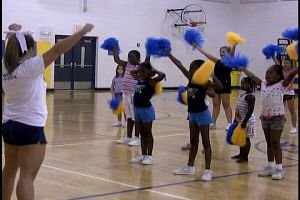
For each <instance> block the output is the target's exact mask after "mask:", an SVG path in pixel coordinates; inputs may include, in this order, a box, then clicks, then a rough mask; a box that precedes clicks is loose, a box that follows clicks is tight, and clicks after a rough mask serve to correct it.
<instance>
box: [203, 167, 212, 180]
mask: <svg viewBox="0 0 300 200" xmlns="http://www.w3.org/2000/svg"><path fill="white" fill-rule="evenodd" d="M212 175H213V172H212V171H211V170H209V169H205V170H204V172H203V175H202V177H201V180H202V181H211V179H212Z"/></svg>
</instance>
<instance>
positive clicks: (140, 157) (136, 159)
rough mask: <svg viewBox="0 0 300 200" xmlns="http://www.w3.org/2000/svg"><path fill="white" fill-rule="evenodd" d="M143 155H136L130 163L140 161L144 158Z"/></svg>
mask: <svg viewBox="0 0 300 200" xmlns="http://www.w3.org/2000/svg"><path fill="white" fill-rule="evenodd" d="M144 158H145V156H144V155H138V156H136V157H134V158H132V159H131V160H130V162H131V163H141V162H142V161H143V160H144Z"/></svg>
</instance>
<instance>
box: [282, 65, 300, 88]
mask: <svg viewBox="0 0 300 200" xmlns="http://www.w3.org/2000/svg"><path fill="white" fill-rule="evenodd" d="M297 74H298V68H294V69H293V70H292V71H291V72H290V73H289V74H288V75H287V77H285V79H284V80H283V82H282V85H283V87H287V86H288V85H289V84H290V83H291V81H292V80H293V78H294V77H295V76H296V75H297Z"/></svg>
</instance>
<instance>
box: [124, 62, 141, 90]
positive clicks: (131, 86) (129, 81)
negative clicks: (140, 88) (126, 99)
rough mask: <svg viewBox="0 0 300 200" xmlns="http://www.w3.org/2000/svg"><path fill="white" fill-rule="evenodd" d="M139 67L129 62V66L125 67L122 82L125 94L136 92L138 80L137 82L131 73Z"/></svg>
mask: <svg viewBox="0 0 300 200" xmlns="http://www.w3.org/2000/svg"><path fill="white" fill-rule="evenodd" d="M138 67H139V65H132V64H130V63H129V62H128V63H127V66H126V67H125V73H124V77H123V80H122V92H123V93H124V94H133V93H134V90H135V86H136V84H137V80H135V79H134V78H133V77H132V76H131V74H130V72H131V71H132V70H136V69H137V68H138Z"/></svg>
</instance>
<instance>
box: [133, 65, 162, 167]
mask: <svg viewBox="0 0 300 200" xmlns="http://www.w3.org/2000/svg"><path fill="white" fill-rule="evenodd" d="M131 75H132V76H133V77H134V78H135V79H136V80H138V82H137V85H136V88H135V92H134V98H133V103H134V121H135V126H136V127H137V128H138V129H139V130H140V135H141V150H142V154H141V155H138V156H136V157H135V158H132V159H131V161H130V162H131V163H141V164H143V165H151V164H152V162H153V157H152V150H153V135H152V122H153V120H155V112H154V108H153V106H152V103H151V101H150V99H151V98H152V96H153V95H154V94H155V86H156V84H157V83H158V82H160V81H162V80H163V79H164V78H165V76H166V75H165V74H164V73H163V72H161V71H158V70H156V69H154V68H153V67H152V65H151V64H150V63H149V62H144V63H141V64H140V66H139V68H138V69H137V70H132V71H131Z"/></svg>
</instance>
